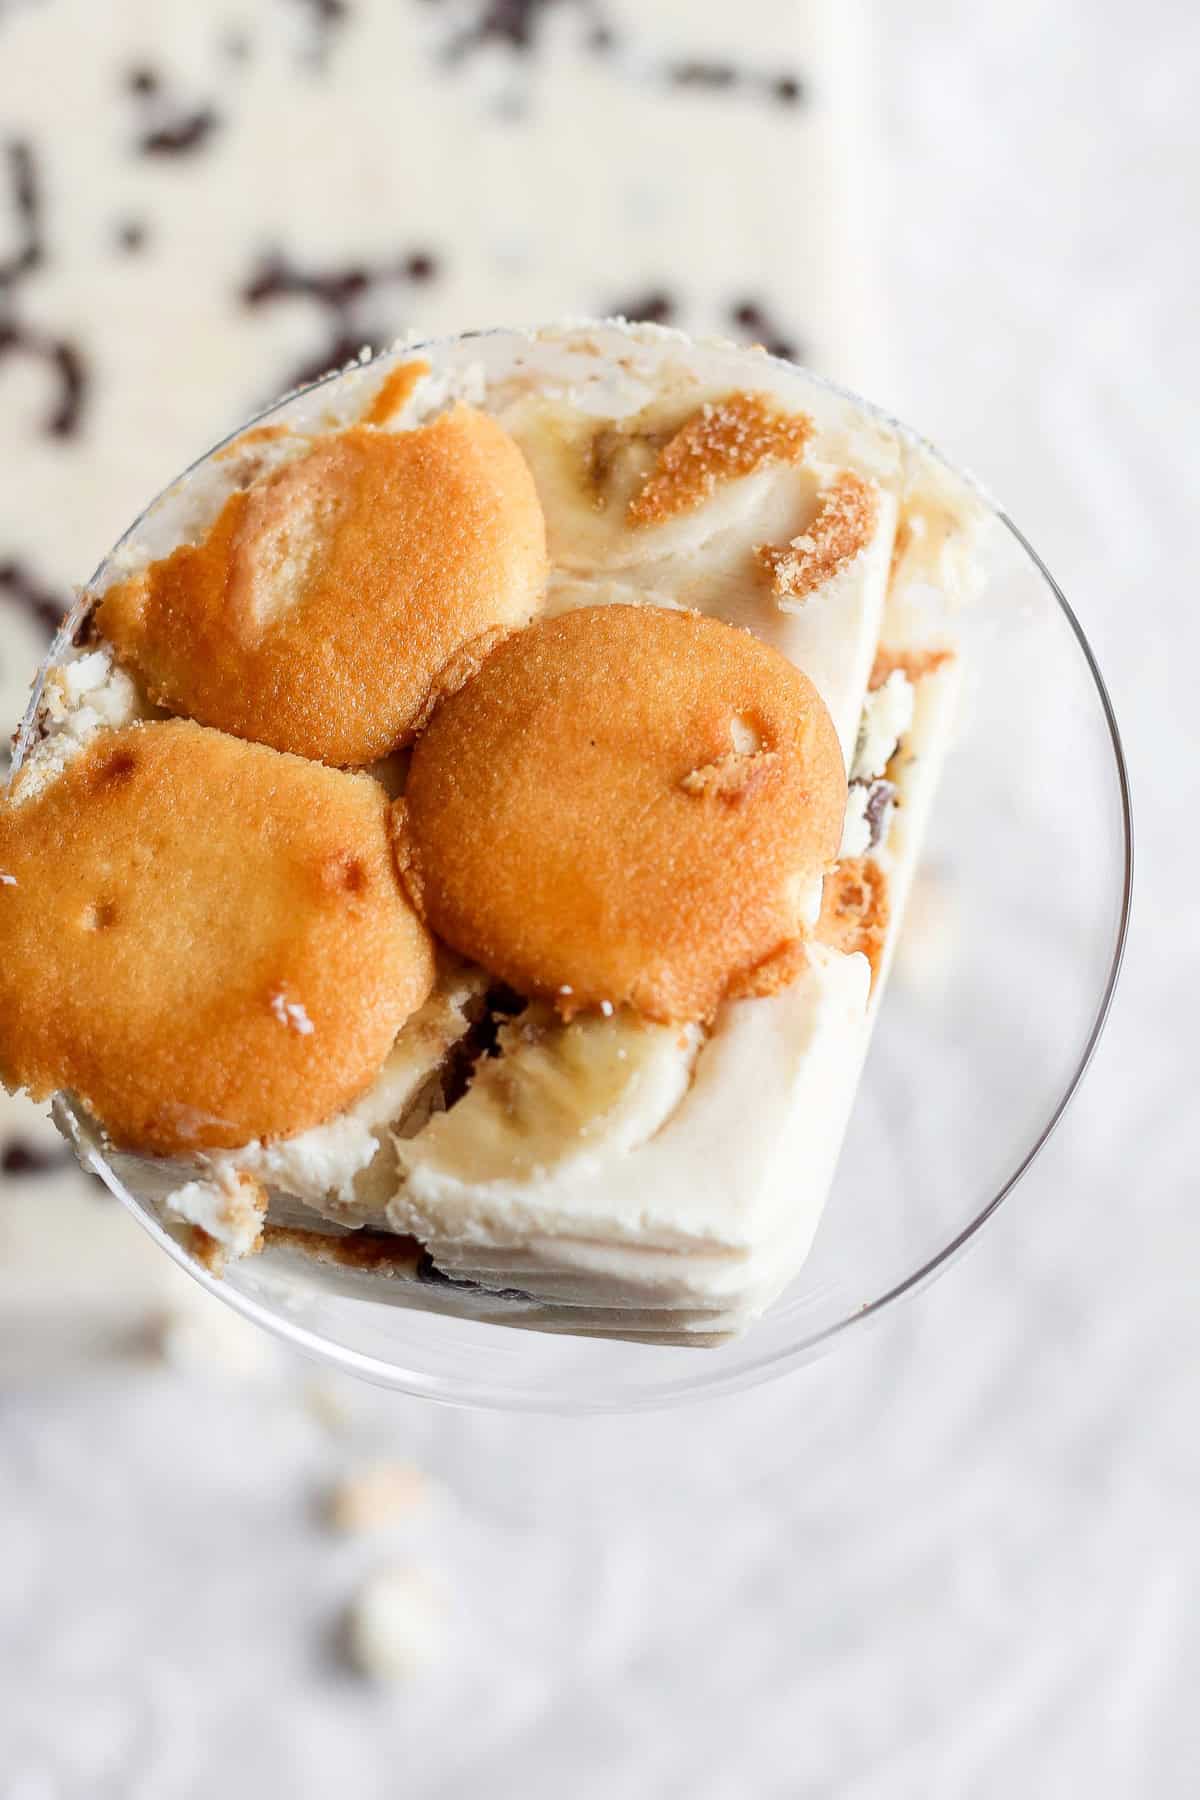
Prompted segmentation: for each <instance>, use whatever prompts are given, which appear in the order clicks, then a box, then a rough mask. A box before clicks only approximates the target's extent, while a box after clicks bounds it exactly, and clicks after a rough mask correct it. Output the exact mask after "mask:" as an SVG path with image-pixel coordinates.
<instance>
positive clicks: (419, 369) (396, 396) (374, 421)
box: [362, 356, 429, 425]
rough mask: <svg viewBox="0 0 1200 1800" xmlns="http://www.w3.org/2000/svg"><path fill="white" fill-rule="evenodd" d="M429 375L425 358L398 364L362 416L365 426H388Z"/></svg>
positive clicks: (384, 380)
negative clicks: (390, 420) (389, 421)
mask: <svg viewBox="0 0 1200 1800" xmlns="http://www.w3.org/2000/svg"><path fill="white" fill-rule="evenodd" d="M428 374H429V364H428V363H427V362H426V361H425V360H424V358H423V357H420V356H418V357H415V358H414V359H413V361H412V362H406V363H398V364H397V366H396V367H395V368H394V369H393V370H392V371H391V373H390V374H388V375H385V376H384V378H383V380H382V381H381V382H380V384H379V387H378V388H377V389H376V391H375V395H374V397H373V399H372V401H371V404H370V406H368V408H367V410H366V412H365V413H364V414H363V416H362V422H363V424H364V425H386V424H387V422H388V420H389V419H394V418H395V416H396V414H397V413H398V412H399V411H400V409H401V407H403V406H405V405H407V403H408V401H409V400H410V399H411V397H412V395H413V394H414V393H415V392H416V390H417V387H418V386H419V385H420V383H421V382H422V381H423V380H424V379H425V377H426V375H428Z"/></svg>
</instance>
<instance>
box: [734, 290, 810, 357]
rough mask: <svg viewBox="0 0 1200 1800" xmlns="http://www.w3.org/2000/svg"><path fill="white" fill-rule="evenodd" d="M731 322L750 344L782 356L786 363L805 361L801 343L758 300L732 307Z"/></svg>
mask: <svg viewBox="0 0 1200 1800" xmlns="http://www.w3.org/2000/svg"><path fill="white" fill-rule="evenodd" d="M729 322H730V324H731V325H733V326H735V327H736V328H737V330H738V332H739V333H740V334H741V335H742V336H744V337H745V338H746V339H747V340H748V341H749V342H750V343H752V344H761V345H762V347H763V349H764V350H766V351H767V352H768V354H769V355H771V356H781V357H782V358H783V359H784V361H785V362H803V361H804V354H805V353H804V346H803V344H802V343H801V341H800V340H799V339H798V338H795V337H792V336H789V334H788V333H787V332H786V331H785V330H782V329H781V328H780V326H779V323H778V321H777V320H776V319H774V318H773V317H772V316H771V314H770V313H769V312H768V311H767V309H766V307H764V306H762V305H760V304H759V302H758V301H757V300H739V301H738V302H737V303H736V304H735V305H733V306H731V307H730V309H729Z"/></svg>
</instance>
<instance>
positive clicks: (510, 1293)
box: [417, 1250, 533, 1300]
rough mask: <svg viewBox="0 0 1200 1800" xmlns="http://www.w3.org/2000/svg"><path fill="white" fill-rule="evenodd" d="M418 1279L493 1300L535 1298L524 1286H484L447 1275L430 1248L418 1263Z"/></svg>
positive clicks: (429, 1285) (426, 1283)
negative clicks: (430, 1251) (483, 1295)
mask: <svg viewBox="0 0 1200 1800" xmlns="http://www.w3.org/2000/svg"><path fill="white" fill-rule="evenodd" d="M417 1280H418V1281H419V1282H422V1283H424V1284H425V1285H426V1286H428V1287H440V1288H457V1289H459V1291H460V1292H463V1293H468V1294H487V1295H488V1297H489V1298H490V1299H492V1300H531V1299H532V1298H533V1296H532V1294H527V1293H526V1292H525V1291H524V1289H523V1288H512V1287H507V1288H489V1287H484V1285H483V1283H482V1282H481V1281H466V1280H464V1279H463V1277H462V1276H459V1275H447V1274H446V1271H445V1270H444V1269H439V1268H438V1266H437V1264H436V1263H435V1262H434V1260H433V1258H432V1256H430V1254H429V1252H428V1250H423V1251H422V1252H421V1256H420V1259H419V1261H418V1263H417Z"/></svg>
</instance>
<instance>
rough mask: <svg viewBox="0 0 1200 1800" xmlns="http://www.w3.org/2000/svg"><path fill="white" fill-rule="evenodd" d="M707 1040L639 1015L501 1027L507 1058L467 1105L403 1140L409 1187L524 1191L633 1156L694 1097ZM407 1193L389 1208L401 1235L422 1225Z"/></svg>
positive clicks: (546, 1017) (496, 1061)
mask: <svg viewBox="0 0 1200 1800" xmlns="http://www.w3.org/2000/svg"><path fill="white" fill-rule="evenodd" d="M701 1036H702V1033H701V1030H700V1028H699V1026H697V1025H685V1026H682V1027H680V1026H678V1025H652V1024H650V1023H649V1022H647V1021H646V1020H643V1019H640V1018H639V1017H638V1016H637V1015H636V1014H634V1013H631V1012H620V1013H617V1014H615V1015H614V1016H612V1017H609V1018H604V1017H602V1016H600V1015H597V1014H587V1015H581V1016H580V1017H578V1018H575V1019H573V1020H571V1022H570V1023H569V1024H564V1023H563V1022H562V1020H561V1019H559V1018H558V1016H557V1014H555V1013H554V1012H553V1011H552V1010H551V1009H550V1008H549V1007H541V1006H531V1007H530V1008H529V1009H528V1010H527V1011H526V1012H525V1013H523V1014H522V1015H521V1016H520V1018H518V1019H515V1020H513V1021H512V1023H510V1024H508V1025H505V1026H503V1027H502V1028H501V1030H500V1033H499V1038H498V1043H497V1048H498V1050H499V1055H497V1056H494V1057H488V1058H486V1059H485V1060H484V1061H483V1062H481V1063H480V1064H479V1065H478V1066H477V1068H476V1070H475V1075H474V1079H473V1081H472V1083H471V1086H470V1088H469V1089H468V1091H467V1093H466V1094H465V1095H464V1096H463V1098H462V1099H461V1100H460V1101H459V1102H458V1104H457V1105H456V1106H454V1107H452V1108H451V1109H450V1111H448V1112H444V1113H439V1114H437V1115H435V1116H434V1117H433V1118H431V1119H430V1121H429V1123H428V1124H427V1125H426V1126H425V1128H424V1130H422V1131H420V1132H418V1133H417V1134H416V1136H414V1137H408V1138H403V1139H398V1140H397V1143H396V1155H397V1160H398V1164H399V1168H400V1171H401V1174H402V1176H403V1177H404V1180H405V1184H406V1187H407V1188H409V1189H411V1190H412V1193H413V1195H414V1196H416V1195H419V1194H420V1192H421V1191H422V1190H427V1189H429V1188H431V1187H435V1188H441V1187H443V1186H444V1184H446V1183H448V1182H449V1183H454V1184H458V1183H462V1184H463V1185H465V1186H471V1187H477V1186H481V1185H489V1184H493V1183H500V1184H508V1183H526V1182H530V1181H537V1180H538V1179H539V1178H543V1177H546V1176H548V1175H550V1174H551V1173H553V1172H556V1171H558V1170H560V1169H562V1168H563V1167H565V1166H566V1165H568V1164H570V1163H573V1162H577V1161H580V1160H582V1159H585V1158H593V1157H597V1156H599V1155H601V1154H603V1155H605V1156H611V1155H613V1154H621V1153H622V1152H625V1151H628V1150H632V1149H634V1148H635V1147H636V1146H637V1145H639V1144H642V1143H645V1142H646V1140H647V1139H648V1138H650V1137H652V1136H653V1135H654V1133H655V1132H656V1131H657V1130H658V1128H659V1127H660V1126H661V1125H662V1124H663V1123H664V1122H665V1120H667V1119H668V1118H669V1117H670V1115H671V1114H672V1113H673V1112H674V1110H675V1108H676V1107H677V1106H678V1104H679V1102H680V1100H682V1098H683V1096H684V1094H685V1093H686V1092H687V1089H688V1085H689V1083H690V1081H691V1075H692V1065H693V1063H694V1062H695V1059H696V1052H697V1051H698V1049H699V1047H700V1042H701ZM406 1187H403V1186H402V1187H401V1190H400V1192H399V1194H398V1195H397V1197H396V1199H395V1200H394V1201H393V1203H392V1205H391V1206H390V1207H389V1209H388V1217H389V1219H390V1221H391V1223H392V1225H393V1226H394V1228H395V1229H396V1230H398V1231H409V1230H412V1229H413V1228H414V1225H417V1224H418V1223H419V1222H420V1220H421V1219H422V1217H423V1214H422V1213H421V1212H420V1211H419V1210H418V1211H414V1210H412V1209H411V1207H410V1205H409V1196H408V1194H406Z"/></svg>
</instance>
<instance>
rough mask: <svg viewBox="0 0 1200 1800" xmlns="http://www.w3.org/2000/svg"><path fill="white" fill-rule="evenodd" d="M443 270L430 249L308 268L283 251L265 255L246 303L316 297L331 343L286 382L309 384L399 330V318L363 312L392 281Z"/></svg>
mask: <svg viewBox="0 0 1200 1800" xmlns="http://www.w3.org/2000/svg"><path fill="white" fill-rule="evenodd" d="M439 273H440V269H439V265H438V262H437V259H436V258H435V257H434V256H433V255H432V254H431V252H429V251H428V250H410V251H408V252H406V254H405V255H403V256H401V257H398V258H396V259H395V261H388V262H383V263H378V264H367V263H348V264H346V265H344V266H343V267H340V268H339V267H336V266H335V267H333V268H327V269H321V268H306V267H305V266H304V265H303V264H301V263H298V262H293V261H292V259H291V258H290V257H287V256H285V255H283V254H281V253H280V252H279V251H272V252H270V253H269V254H268V255H266V256H264V257H262V258H261V260H260V262H259V264H258V267H257V268H256V269H255V270H254V271H253V272H252V274H251V275H250V278H249V279H248V280H247V282H246V283H245V285H244V286H243V288H242V290H241V295H240V298H241V301H242V304H243V306H248V307H252V308H258V307H260V306H270V305H273V304H274V303H275V302H276V301H279V300H288V299H297V298H298V299H303V300H311V301H312V302H313V303H314V304H315V305H316V306H318V307H319V308H320V309H321V311H322V312H323V313H324V314H325V315H326V318H327V337H326V342H325V347H324V349H322V350H321V351H320V353H319V354H318V355H316V356H314V357H312V358H309V359H306V360H305V361H304V362H303V363H302V364H300V365H299V366H298V367H296V368H293V369H292V370H291V371H290V373H289V374H288V376H287V379H286V381H285V382H284V386H285V387H286V388H289V389H290V388H297V387H307V386H308V384H309V383H310V382H312V381H317V380H319V378H320V377H321V376H322V375H325V374H328V372H329V371H330V370H331V369H339V368H342V367H343V366H344V365H345V364H346V363H348V362H353V361H354V359H355V358H356V357H357V356H358V354H359V352H360V351H361V350H362V348H363V346H364V345H366V344H371V343H378V342H382V341H383V340H385V339H387V338H391V337H394V336H395V335H396V330H395V324H394V322H393V324H392V325H391V328H390V329H389V328H388V327H386V326H385V327H380V328H376V327H374V326H373V325H372V324H371V322H370V321H369V320H367V321H364V319H363V318H362V316H361V311H360V309H361V305H362V302H363V301H365V300H369V299H371V298H372V297H373V296H374V295H375V294H376V292H377V291H378V290H379V289H381V288H383V287H386V286H389V285H396V284H399V283H404V282H412V283H414V284H417V285H421V286H424V285H425V284H426V283H428V282H431V281H434V280H436V278H437V276H438V275H439Z"/></svg>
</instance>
